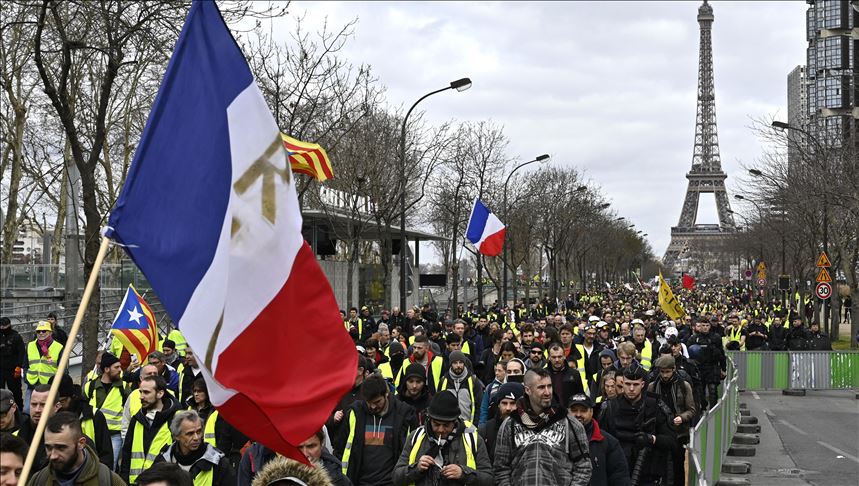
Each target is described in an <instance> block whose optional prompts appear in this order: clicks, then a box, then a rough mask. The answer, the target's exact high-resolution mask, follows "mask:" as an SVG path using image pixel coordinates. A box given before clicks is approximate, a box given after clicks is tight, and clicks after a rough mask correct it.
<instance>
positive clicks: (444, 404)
mask: <svg viewBox="0 0 859 486" xmlns="http://www.w3.org/2000/svg"><path fill="white" fill-rule="evenodd" d="M427 416H429V418H431V419H435V420H438V421H441V422H453V421H454V420H456V419H458V418H459V400H458V399H457V398H456V395H454V394H453V392H451V391H450V390H442V391H440V392H438V393H437V394H436V396H434V397H432V401H431V402H430V405H429V408H427Z"/></svg>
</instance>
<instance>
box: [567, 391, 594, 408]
mask: <svg viewBox="0 0 859 486" xmlns="http://www.w3.org/2000/svg"><path fill="white" fill-rule="evenodd" d="M573 405H583V406H585V407H588V408H594V402H593V401H592V400H591V398H590V397H589V396H587V395H585V394H584V393H576V394H575V395H573V396H571V397H570V402H569V405H567V406H568V407H572V406H573Z"/></svg>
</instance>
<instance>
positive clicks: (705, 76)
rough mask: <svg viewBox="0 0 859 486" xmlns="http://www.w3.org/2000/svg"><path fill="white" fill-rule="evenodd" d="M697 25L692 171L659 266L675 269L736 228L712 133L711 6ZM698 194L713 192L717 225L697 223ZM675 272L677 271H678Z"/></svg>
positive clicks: (702, 9) (715, 136) (704, 7)
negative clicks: (717, 215) (696, 84)
mask: <svg viewBox="0 0 859 486" xmlns="http://www.w3.org/2000/svg"><path fill="white" fill-rule="evenodd" d="M698 25H699V26H700V29H701V38H700V47H699V53H698V113H697V117H696V119H695V148H694V152H693V155H692V170H690V171H689V172H688V173H687V174H686V179H688V180H689V185H688V187H687V189H686V199H684V200H683V210H682V211H681V213H680V222H679V223H677V226H673V227H672V228H671V243H670V244H669V245H668V249H667V250H666V251H665V257H664V258H663V259H662V262H663V264H664V265H665V266H666V267H668V268H673V267H675V266H678V264H680V263H681V262H682V261H683V260H685V259H686V258H688V257H690V256H691V253H690V252H693V251H704V252H712V250H713V249H715V248H718V246H719V245H720V244H721V243H722V242H723V241H724V239H725V236H727V234H730V233H733V232H734V230H735V229H736V227H735V225H734V217H733V213H732V212H731V205H730V202H729V201H728V193H727V192H726V190H725V179H727V177H728V175H727V174H725V173H724V172H723V171H722V161H721V159H720V158H719V135H718V134H717V132H716V92H715V87H714V84H713V45H712V42H711V32H712V28H713V7H711V6H710V4H709V3H707V0H704V3H703V4H702V5H701V7H699V8H698ZM702 193H713V194H714V195H715V197H716V208H717V210H718V212H719V223H718V224H697V223H696V218H697V216H698V201H699V199H700V196H701V194H702ZM678 270H679V269H678Z"/></svg>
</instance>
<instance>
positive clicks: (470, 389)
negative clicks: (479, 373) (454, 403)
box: [438, 375, 476, 419]
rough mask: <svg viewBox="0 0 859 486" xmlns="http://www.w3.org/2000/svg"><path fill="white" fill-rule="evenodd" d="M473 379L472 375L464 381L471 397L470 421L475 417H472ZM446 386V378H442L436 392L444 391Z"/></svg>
mask: <svg viewBox="0 0 859 486" xmlns="http://www.w3.org/2000/svg"><path fill="white" fill-rule="evenodd" d="M475 379H476V378H474V376H473V375H472V376H469V377H468V379H466V380H465V381H467V382H468V395H469V396H471V418H472V419H473V418H474V417H475V415H474V410H475V409H474V380H475ZM446 385H447V377H444V378H442V380H441V386H440V387H439V388H438V391H440V390H445V389H446V388H445V386H446ZM457 399H459V396H457Z"/></svg>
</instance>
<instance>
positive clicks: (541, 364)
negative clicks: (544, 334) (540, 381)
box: [525, 342, 546, 370]
mask: <svg viewBox="0 0 859 486" xmlns="http://www.w3.org/2000/svg"><path fill="white" fill-rule="evenodd" d="M545 367H546V360H545V358H544V355H543V345H542V344H540V343H537V342H534V343H532V344H531V347H530V348H529V349H528V356H527V357H526V358H525V368H527V369H529V370H530V369H531V368H545Z"/></svg>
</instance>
